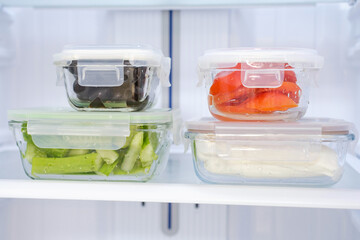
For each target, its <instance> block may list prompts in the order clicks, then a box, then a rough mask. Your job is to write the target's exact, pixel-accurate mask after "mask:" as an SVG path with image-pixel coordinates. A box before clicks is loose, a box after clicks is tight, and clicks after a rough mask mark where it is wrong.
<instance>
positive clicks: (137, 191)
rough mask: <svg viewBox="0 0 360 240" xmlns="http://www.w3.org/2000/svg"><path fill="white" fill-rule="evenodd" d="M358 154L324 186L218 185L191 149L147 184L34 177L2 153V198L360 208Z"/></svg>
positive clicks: (9, 152) (11, 154) (12, 152)
mask: <svg viewBox="0 0 360 240" xmlns="http://www.w3.org/2000/svg"><path fill="white" fill-rule="evenodd" d="M359 162H360V161H359V159H357V158H355V157H353V156H350V155H349V156H348V164H347V166H346V168H345V174H344V176H343V178H342V179H341V181H340V182H339V183H337V184H335V185H334V186H331V187H324V188H309V187H273V186H245V185H216V184H206V183H202V182H201V181H200V180H198V179H197V177H196V175H195V173H194V169H193V165H192V159H191V155H190V154H181V153H173V154H171V155H170V160H169V163H168V166H167V168H166V170H165V172H164V173H163V174H162V175H160V176H158V177H157V178H156V179H154V180H152V181H150V182H148V183H131V182H90V181H47V180H31V179H29V178H28V177H27V176H26V175H25V173H24V171H23V169H22V166H21V161H20V156H19V153H18V152H17V151H16V150H14V149H12V150H7V151H2V152H0V166H1V167H0V198H22V199H62V200H99V201H131V202H132V201H139V202H172V203H201V204H226V205H249V206H281V207H308V208H340V209H360V164H359Z"/></svg>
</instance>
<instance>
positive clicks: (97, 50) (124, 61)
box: [53, 44, 171, 87]
mask: <svg viewBox="0 0 360 240" xmlns="http://www.w3.org/2000/svg"><path fill="white" fill-rule="evenodd" d="M53 59H54V64H55V65H56V66H58V67H65V66H69V65H70V64H71V63H72V61H77V63H76V66H77V67H78V68H79V80H80V81H83V82H84V83H83V84H87V85H89V84H90V85H94V86H121V85H122V84H123V82H124V67H158V68H159V70H158V72H157V74H158V77H159V78H160V81H161V83H162V86H164V87H169V86H170V83H169V74H170V68H171V59H170V58H169V57H165V56H164V55H163V53H162V52H161V51H160V50H157V49H155V48H152V47H151V46H147V45H125V44H124V45H69V46H65V47H64V49H63V51H62V52H61V53H57V54H55V55H54V57H53ZM99 71H101V72H104V71H105V72H113V73H115V74H116V77H115V78H110V79H111V80H110V82H109V83H108V84H107V85H104V82H103V81H101V82H99V81H98V80H95V81H94V80H91V79H92V78H91V77H90V82H89V79H87V78H85V76H86V75H89V76H91V73H93V72H99ZM58 74H60V75H61V73H60V72H58ZM58 79H62V78H61V77H58ZM90 85H89V86H90Z"/></svg>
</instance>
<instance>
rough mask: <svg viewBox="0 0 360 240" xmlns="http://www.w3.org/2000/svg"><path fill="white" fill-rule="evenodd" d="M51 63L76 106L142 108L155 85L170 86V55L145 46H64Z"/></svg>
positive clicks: (150, 101) (153, 93) (150, 100)
mask: <svg viewBox="0 0 360 240" xmlns="http://www.w3.org/2000/svg"><path fill="white" fill-rule="evenodd" d="M54 64H55V65H56V69H57V78H58V82H59V83H65V88H66V92H67V96H68V100H69V102H70V105H71V106H72V107H74V108H75V109H77V110H87V111H122V112H131V111H140V110H145V109H147V108H149V107H150V106H151V105H152V104H153V103H154V100H155V98H156V96H157V95H159V91H158V90H159V85H161V86H163V87H169V86H170V83H169V73H170V66H171V63H170V58H168V57H164V55H163V54H162V52H161V51H159V50H156V49H154V48H151V47H149V46H143V45H114V46H96V45H94V46H86V45H84V46H67V47H65V48H64V49H63V51H62V52H61V53H58V54H55V55H54Z"/></svg>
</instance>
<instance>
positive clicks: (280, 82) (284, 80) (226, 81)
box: [198, 48, 323, 121]
mask: <svg viewBox="0 0 360 240" xmlns="http://www.w3.org/2000/svg"><path fill="white" fill-rule="evenodd" d="M322 65H323V58H322V57H320V56H319V55H318V54H317V52H316V51H315V50H310V49H292V48H277V49H264V48H236V49H217V50H209V51H206V52H205V54H204V55H203V56H201V57H200V58H199V61H198V69H199V78H200V83H202V82H205V85H206V87H207V91H208V105H209V110H210V112H211V114H212V115H213V116H214V117H215V118H217V119H219V120H225V121H233V120H247V121H249V120H256V121H258V120H272V121H274V120H297V119H300V118H301V117H302V116H303V115H304V114H305V112H306V109H307V106H308V103H309V85H310V82H311V81H313V80H314V79H315V74H316V72H317V70H319V69H320V68H321V67H322Z"/></svg>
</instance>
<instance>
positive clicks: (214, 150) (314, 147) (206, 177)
mask: <svg viewBox="0 0 360 240" xmlns="http://www.w3.org/2000/svg"><path fill="white" fill-rule="evenodd" d="M186 127H187V132H186V133H185V137H186V139H188V140H189V142H190V145H191V149H192V154H193V160H194V167H195V171H196V173H197V175H198V177H199V178H200V179H202V180H203V181H206V182H212V183H229V184H240V183H242V184H285V185H286V184H288V185H330V184H333V183H336V182H337V181H338V180H339V179H340V178H341V176H342V173H343V169H344V163H345V159H346V155H347V152H348V150H349V149H351V147H353V146H355V144H356V141H355V136H356V135H357V134H355V133H356V130H355V128H354V127H353V125H352V124H351V123H348V122H345V121H342V120H334V119H302V120H299V121H298V122H281V121H278V122H257V123H255V122H219V121H217V120H214V119H201V120H199V121H191V122H187V123H186ZM351 143H352V144H351Z"/></svg>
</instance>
